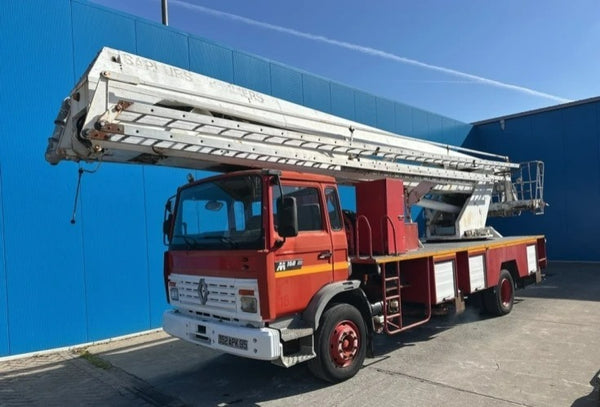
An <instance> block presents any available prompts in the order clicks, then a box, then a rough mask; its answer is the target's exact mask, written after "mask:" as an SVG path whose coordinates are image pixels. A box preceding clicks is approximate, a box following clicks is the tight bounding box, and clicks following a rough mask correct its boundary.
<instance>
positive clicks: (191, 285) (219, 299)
mask: <svg viewBox="0 0 600 407" xmlns="http://www.w3.org/2000/svg"><path fill="white" fill-rule="evenodd" d="M170 279H171V281H173V282H175V283H177V288H178V290H179V303H181V304H182V305H191V306H193V307H194V308H197V307H201V308H202V309H203V310H207V311H208V310H211V309H212V310H223V311H229V312H235V311H236V290H235V285H234V284H233V283H232V281H227V280H225V279H220V278H211V277H205V278H203V279H200V278H199V277H197V276H185V275H171V277H170ZM202 280H203V281H204V283H205V284H206V291H205V292H206V294H205V297H206V303H204V304H203V303H202V302H203V300H202V296H201V287H200V282H201V281H202Z"/></svg>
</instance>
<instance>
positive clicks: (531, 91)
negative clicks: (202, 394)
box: [171, 0, 571, 103]
mask: <svg viewBox="0 0 600 407" xmlns="http://www.w3.org/2000/svg"><path fill="white" fill-rule="evenodd" d="M171 4H176V5H178V6H181V7H184V8H187V9H190V10H195V11H199V12H201V13H204V14H209V15H212V16H215V17H219V18H224V19H228V20H232V21H238V22H241V23H244V24H247V25H252V26H254V27H260V28H264V29H267V30H272V31H278V32H281V33H285V34H289V35H293V36H295V37H300V38H305V39H307V40H311V41H318V42H321V43H324V44H330V45H335V46H337V47H340V48H346V49H349V50H353V51H357V52H361V53H363V54H366V55H373V56H377V57H380V58H384V59H388V60H391V61H396V62H400V63H402V64H407V65H413V66H418V67H421V68H425V69H429V70H430V71H436V72H442V73H445V74H448V75H453V76H457V77H459V78H464V79H469V80H470V81H472V82H477V83H481V84H484V85H490V86H495V87H497V88H503V89H510V90H513V91H516V92H520V93H524V94H527V95H532V96H538V97H542V98H545V99H550V100H554V101H556V102H559V103H567V102H571V100H570V99H565V98H562V97H560V96H555V95H551V94H549V93H544V92H540V91H537V90H534V89H530V88H526V87H523V86H519V85H513V84H510V83H505V82H500V81H496V80H494V79H488V78H484V77H482V76H477V75H472V74H470V73H466V72H461V71H457V70H455V69H451V68H446V67H443V66H438V65H432V64H428V63H426V62H421V61H417V60H415V59H411V58H406V57H402V56H399V55H396V54H392V53H390V52H386V51H382V50H379V49H376V48H371V47H365V46H362V45H358V44H352V43H350V42H346V41H339V40H334V39H332V38H328V37H325V36H322V35H316V34H310V33H306V32H302V31H298V30H294V29H293V28H286V27H282V26H279V25H274V24H269V23H264V22H262V21H257V20H253V19H251V18H246V17H242V16H238V15H236V14H230V13H226V12H223V11H218V10H214V9H210V8H207V7H203V6H199V5H196V4H190V3H187V2H185V1H182V0H171Z"/></svg>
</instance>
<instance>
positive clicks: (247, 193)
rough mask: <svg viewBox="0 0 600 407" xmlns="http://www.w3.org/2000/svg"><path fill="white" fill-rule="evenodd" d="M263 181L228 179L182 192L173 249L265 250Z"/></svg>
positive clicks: (254, 177)
mask: <svg viewBox="0 0 600 407" xmlns="http://www.w3.org/2000/svg"><path fill="white" fill-rule="evenodd" d="M262 224H263V222H262V187H261V178H260V177H259V176H256V175H251V176H240V177H232V178H224V179H220V180H216V181H212V182H206V183H203V184H198V185H194V186H191V187H188V188H185V189H182V190H181V192H180V194H179V200H178V205H177V212H176V214H175V225H174V230H173V239H172V240H171V249H173V250H178V249H179V250H190V249H199V250H231V249H253V250H258V249H263V248H264V247H265V232H264V230H263V227H262Z"/></svg>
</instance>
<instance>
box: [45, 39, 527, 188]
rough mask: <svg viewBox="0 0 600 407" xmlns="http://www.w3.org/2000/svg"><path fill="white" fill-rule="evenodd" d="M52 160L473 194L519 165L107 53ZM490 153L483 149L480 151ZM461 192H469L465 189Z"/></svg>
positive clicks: (66, 111)
mask: <svg viewBox="0 0 600 407" xmlns="http://www.w3.org/2000/svg"><path fill="white" fill-rule="evenodd" d="M56 123H57V128H56V130H55V133H54V135H53V137H52V138H51V139H50V143H49V147H48V151H47V155H46V157H47V159H48V161H50V162H51V163H57V162H58V161H60V160H62V159H67V160H74V161H79V160H84V161H115V162H131V163H141V164H157V165H167V166H176V167H185V168H201V169H202V168H210V169H215V168H217V169H218V168H221V167H223V164H225V165H229V166H233V167H245V168H247V167H259V168H260V167H265V166H267V165H268V166H269V167H271V168H281V169H288V170H289V169H291V170H296V171H298V170H301V171H312V172H318V173H326V174H329V175H333V176H335V177H337V178H338V179H340V180H341V181H347V182H357V181H360V180H367V179H375V178H381V177H384V176H387V177H402V178H403V179H404V180H405V182H411V181H414V182H421V181H423V180H431V181H434V182H436V183H439V184H442V185H454V186H456V187H457V188H458V189H463V190H465V187H466V190H470V188H469V186H472V185H473V184H476V183H479V182H500V181H505V180H506V179H507V176H508V175H509V174H510V171H511V170H512V169H515V168H518V165H517V164H512V163H509V162H507V161H506V160H505V159H504V157H498V156H490V157H488V158H487V159H485V158H481V157H476V156H473V155H468V154H465V153H463V152H461V151H460V150H461V149H460V148H457V147H453V146H447V145H440V144H436V143H432V142H425V141H422V140H417V139H412V138H408V137H403V136H398V135H394V134H392V133H387V132H384V131H381V130H379V129H375V128H372V127H367V126H364V125H362V124H359V123H356V122H352V121H349V120H345V119H341V118H338V117H335V116H332V115H328V114H325V113H322V112H318V111H315V110H313V109H309V108H306V107H302V106H298V105H295V104H293V103H289V102H285V101H282V100H279V99H276V98H273V97H271V96H268V95H263V94H259V93H257V92H253V91H250V90H248V89H244V88H241V87H237V86H234V85H231V84H228V83H225V82H221V81H218V80H215V79H212V78H208V77H205V76H202V75H199V74H195V73H192V72H187V71H183V70H181V69H178V68H175V67H172V66H168V65H165V64H161V63H158V62H156V61H151V60H147V59H144V58H141V57H138V56H135V55H132V54H128V53H125V52H121V51H116V50H112V49H108V48H105V49H103V50H102V52H101V53H100V54H99V55H98V57H97V58H96V60H95V62H94V63H93V64H92V65H91V67H90V68H89V69H88V71H87V73H86V75H85V76H84V78H83V79H82V80H81V81H80V83H79V84H78V86H77V87H76V89H75V90H74V92H73V93H72V95H71V97H70V98H69V99H67V100H66V101H65V103H64V105H63V107H62V109H61V114H60V115H59V117H58V118H57V121H56ZM478 154H485V153H478ZM461 187H462V188H461Z"/></svg>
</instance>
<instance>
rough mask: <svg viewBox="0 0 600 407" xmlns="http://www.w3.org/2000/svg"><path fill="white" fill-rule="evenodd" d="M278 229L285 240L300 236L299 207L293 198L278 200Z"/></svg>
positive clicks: (286, 197) (285, 197) (287, 197)
mask: <svg viewBox="0 0 600 407" xmlns="http://www.w3.org/2000/svg"><path fill="white" fill-rule="evenodd" d="M277 228H278V229H277V232H278V233H279V236H281V237H283V238H286V237H294V236H298V207H297V205H296V198H294V197H293V196H284V197H283V199H281V198H280V199H278V200H277Z"/></svg>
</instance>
